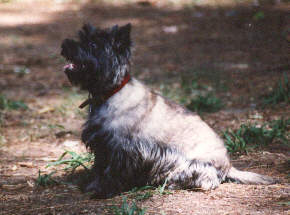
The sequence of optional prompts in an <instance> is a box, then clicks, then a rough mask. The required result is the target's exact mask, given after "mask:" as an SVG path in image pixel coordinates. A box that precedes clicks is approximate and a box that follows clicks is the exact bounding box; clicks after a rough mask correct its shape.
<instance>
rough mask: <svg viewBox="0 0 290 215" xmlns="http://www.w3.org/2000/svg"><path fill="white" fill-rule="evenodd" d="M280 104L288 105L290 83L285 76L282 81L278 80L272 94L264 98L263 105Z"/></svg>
mask: <svg viewBox="0 0 290 215" xmlns="http://www.w3.org/2000/svg"><path fill="white" fill-rule="evenodd" d="M282 102H285V103H287V104H289V103H290V83H289V81H288V78H287V76H286V74H284V78H283V79H281V80H279V82H278V84H277V85H276V87H275V88H274V90H273V92H272V93H271V94H269V95H267V96H265V98H264V100H263V105H264V106H265V105H276V104H279V103H282Z"/></svg>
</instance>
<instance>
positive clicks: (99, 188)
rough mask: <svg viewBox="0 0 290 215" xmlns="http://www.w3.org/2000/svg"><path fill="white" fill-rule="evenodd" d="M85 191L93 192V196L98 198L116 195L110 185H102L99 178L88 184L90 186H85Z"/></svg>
mask: <svg viewBox="0 0 290 215" xmlns="http://www.w3.org/2000/svg"><path fill="white" fill-rule="evenodd" d="M85 192H90V193H92V196H91V197H92V198H96V199H107V198H111V197H113V196H114V195H116V193H115V192H112V191H111V190H110V187H108V186H106V185H104V184H102V185H101V184H100V182H99V180H98V179H96V180H94V181H92V182H91V183H90V184H88V186H87V187H86V188H85Z"/></svg>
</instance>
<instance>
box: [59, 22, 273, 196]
mask: <svg viewBox="0 0 290 215" xmlns="http://www.w3.org/2000/svg"><path fill="white" fill-rule="evenodd" d="M130 31H131V25H130V24H127V25H125V26H122V27H118V26H114V27H112V28H110V29H104V30H103V29H99V28H94V27H93V26H91V25H89V24H87V25H84V26H83V28H82V30H80V31H79V40H78V41H75V40H71V39H65V40H64V41H63V43H62V51H61V54H62V56H64V57H65V58H66V59H67V60H68V61H69V62H70V64H68V65H66V66H65V73H66V75H67V77H68V79H69V80H70V82H71V83H72V84H74V85H77V86H80V87H81V88H82V89H84V90H87V91H88V92H89V98H88V99H87V100H86V101H85V102H84V103H83V104H82V105H81V107H84V106H86V105H89V116H88V120H87V122H86V123H85V125H84V130H83V133H82V141H83V142H84V143H85V144H86V146H87V147H88V148H89V149H90V150H91V151H92V152H93V153H94V155H95V161H94V167H93V172H94V180H93V181H92V182H91V183H90V184H89V185H88V186H87V188H86V190H87V191H94V192H95V194H96V195H97V197H99V198H108V197H111V196H113V195H116V194H118V193H120V192H123V191H128V190H130V189H132V188H133V187H139V186H144V185H158V184H162V183H164V182H165V181H166V182H167V187H168V188H169V189H187V188H201V189H203V190H211V189H215V188H216V187H218V186H219V184H220V183H222V182H224V181H228V180H230V181H235V182H238V183H243V184H272V183H274V182H275V180H273V179H272V178H270V177H268V176H263V175H259V174H256V173H251V172H245V171H239V170H237V169H235V168H234V167H233V166H232V165H231V163H230V161H229V157H228V155H227V150H226V148H225V146H224V143H223V141H222V140H221V138H220V137H218V135H217V134H216V133H215V132H214V131H213V130H212V129H211V128H210V127H209V126H208V125H207V124H206V123H205V122H204V121H202V120H201V118H200V117H199V116H198V115H197V114H196V113H192V112H190V111H188V110H186V109H185V108H184V107H182V106H180V105H178V104H176V103H174V102H172V101H169V100H168V99H166V98H164V97H162V96H161V95H159V94H158V93H155V92H154V91H152V90H151V89H148V88H147V87H146V86H144V85H143V84H142V83H140V82H139V81H138V80H136V79H134V78H132V77H131V75H130V57H131V46H132V42H131V39H130Z"/></svg>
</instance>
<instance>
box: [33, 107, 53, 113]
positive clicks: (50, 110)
mask: <svg viewBox="0 0 290 215" xmlns="http://www.w3.org/2000/svg"><path fill="white" fill-rule="evenodd" d="M54 110H55V109H54V108H53V107H44V108H41V109H40V110H39V111H38V112H37V113H38V114H43V113H47V112H53V111H54Z"/></svg>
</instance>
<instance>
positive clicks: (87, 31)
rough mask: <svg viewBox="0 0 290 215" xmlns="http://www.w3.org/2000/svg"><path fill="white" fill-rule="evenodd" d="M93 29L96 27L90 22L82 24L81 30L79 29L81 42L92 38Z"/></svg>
mask: <svg viewBox="0 0 290 215" xmlns="http://www.w3.org/2000/svg"><path fill="white" fill-rule="evenodd" d="M95 31H96V28H95V27H93V26H92V25H91V24H90V23H87V24H84V25H83V27H82V30H80V31H79V38H80V40H81V42H88V41H90V40H92V37H93V35H94V33H95Z"/></svg>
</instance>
